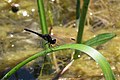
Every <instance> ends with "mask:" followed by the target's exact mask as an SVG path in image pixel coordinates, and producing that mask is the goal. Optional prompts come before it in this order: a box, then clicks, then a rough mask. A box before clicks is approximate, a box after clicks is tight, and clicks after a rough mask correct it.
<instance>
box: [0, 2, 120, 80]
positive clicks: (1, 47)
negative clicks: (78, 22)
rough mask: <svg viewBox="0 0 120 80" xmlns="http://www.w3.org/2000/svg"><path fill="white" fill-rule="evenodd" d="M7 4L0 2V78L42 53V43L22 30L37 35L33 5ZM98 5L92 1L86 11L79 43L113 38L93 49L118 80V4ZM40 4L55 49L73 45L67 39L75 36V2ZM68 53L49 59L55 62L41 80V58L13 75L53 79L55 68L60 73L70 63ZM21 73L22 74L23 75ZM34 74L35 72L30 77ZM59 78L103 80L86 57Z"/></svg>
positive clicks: (119, 25)
mask: <svg viewBox="0 0 120 80" xmlns="http://www.w3.org/2000/svg"><path fill="white" fill-rule="evenodd" d="M9 1H10V0H1V1H0V32H1V33H0V66H1V67H0V78H1V77H2V75H3V73H4V74H5V72H6V71H8V70H9V69H11V68H13V67H14V66H15V65H17V64H18V63H20V62H21V61H23V60H25V59H26V58H28V57H30V56H32V55H33V54H35V53H37V52H40V51H42V50H43V48H42V46H41V45H42V39H41V38H39V37H38V36H36V35H34V34H32V33H28V32H26V31H24V28H29V29H32V30H34V31H37V32H39V33H41V30H40V28H39V27H40V24H39V17H38V12H37V1H36V0H23V1H21V0H12V2H9ZM93 1H94V0H93ZM102 1H103V0H100V1H98V0H96V1H94V3H93V4H91V5H92V7H90V8H89V11H88V16H87V20H86V26H85V30H84V35H83V41H86V40H88V39H90V38H92V37H95V36H96V35H97V34H100V33H107V32H109V33H115V34H116V35H117V36H116V37H115V38H113V39H112V40H111V41H109V42H107V43H105V44H103V45H100V46H97V47H94V48H96V49H97V50H99V51H100V52H101V53H102V54H103V56H105V58H106V59H107V61H108V62H109V63H110V65H111V68H112V70H113V71H114V73H115V76H116V78H117V79H118V80H120V67H119V66H120V44H119V42H120V35H119V34H120V24H119V23H120V16H119V14H120V11H119V9H120V4H118V3H120V1H117V0H109V1H103V2H104V3H103V2H102ZM44 2H45V8H46V17H47V24H48V26H50V25H51V22H50V19H49V18H50V17H49V16H48V15H49V11H51V12H52V15H53V23H54V24H53V25H54V26H53V33H54V35H53V37H55V38H57V44H56V45H55V46H57V45H62V44H67V43H74V42H75V41H73V40H71V38H73V39H75V38H76V34H77V28H76V27H75V1H74V0H73V1H70V2H66V1H65V2H64V0H61V1H59V0H56V2H51V1H50V0H46V1H44ZM15 4H18V5H19V7H18V8H19V9H18V11H17V12H13V10H12V8H13V5H15ZM73 4H74V5H73ZM118 6H119V7H118ZM66 52H67V53H66ZM72 52H73V51H72V50H65V51H59V52H56V54H55V55H52V56H54V57H55V58H54V60H53V62H52V64H53V67H52V71H51V75H45V74H46V73H43V74H44V76H40V74H39V73H40V69H41V68H42V64H43V58H42V57H40V58H38V59H36V60H34V61H32V62H30V63H28V64H27V65H25V66H24V67H23V68H21V69H20V70H19V71H18V72H17V73H18V76H20V74H29V76H31V78H37V77H38V76H39V78H42V79H48V77H49V78H50V79H51V78H53V77H54V76H55V74H56V72H57V69H58V68H60V69H61V68H63V67H64V66H65V65H67V63H68V62H69V61H70V59H71V55H72ZM57 54H59V55H57ZM55 60H56V61H55ZM57 63H58V64H57ZM33 69H34V70H33ZM35 69H36V70H35ZM22 70H23V71H22ZM24 71H26V72H25V73H24ZM35 71H38V72H36V74H34V73H35ZM22 72H23V73H22ZM24 76H25V75H24ZM33 76H34V77H33ZM12 78H14V76H13V77H12ZM39 78H38V79H39ZM61 78H67V79H68V78H71V79H72V80H105V79H104V76H103V73H102V71H101V69H100V67H99V65H98V64H97V63H95V61H94V60H93V59H91V58H90V57H89V56H87V55H82V56H81V57H80V59H78V60H76V61H75V62H74V63H73V65H72V66H71V67H70V69H69V70H68V71H67V72H66V73H65V74H64V75H63V76H62V77H61ZM71 79H70V80H71ZM25 80H28V79H25ZM29 80H30V79H29ZM33 80H34V79H33ZM68 80H69V79H68Z"/></svg>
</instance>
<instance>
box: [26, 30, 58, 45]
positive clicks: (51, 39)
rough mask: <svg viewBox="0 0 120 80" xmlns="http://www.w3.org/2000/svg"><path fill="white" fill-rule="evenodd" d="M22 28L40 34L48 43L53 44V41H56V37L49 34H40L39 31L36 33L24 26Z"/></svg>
mask: <svg viewBox="0 0 120 80" xmlns="http://www.w3.org/2000/svg"><path fill="white" fill-rule="evenodd" d="M24 30H25V31H28V32H31V33H34V34H36V35H38V36H40V37H41V38H43V39H44V40H45V41H47V43H50V44H55V43H56V39H53V38H52V37H51V35H50V34H40V33H37V32H35V31H32V30H29V29H26V28H25V29H24Z"/></svg>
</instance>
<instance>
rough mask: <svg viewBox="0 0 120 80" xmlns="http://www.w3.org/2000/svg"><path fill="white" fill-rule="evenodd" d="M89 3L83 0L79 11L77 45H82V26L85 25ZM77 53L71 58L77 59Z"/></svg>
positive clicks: (87, 0) (88, 0)
mask: <svg viewBox="0 0 120 80" xmlns="http://www.w3.org/2000/svg"><path fill="white" fill-rule="evenodd" d="M89 2H90V0H84V4H83V7H82V11H81V17H79V18H80V19H79V25H78V34H77V41H76V43H79V44H81V43H82V36H83V31H84V24H85V19H86V14H87V11H88V5H89ZM77 6H78V5H77ZM79 53H80V52H79V51H77V50H76V51H75V54H74V57H73V58H74V59H78V55H79Z"/></svg>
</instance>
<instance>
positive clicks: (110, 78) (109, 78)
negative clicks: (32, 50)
mask: <svg viewBox="0 0 120 80" xmlns="http://www.w3.org/2000/svg"><path fill="white" fill-rule="evenodd" d="M69 48H70V49H76V50H80V51H82V52H84V53H86V54H88V55H89V56H90V57H92V58H93V59H94V60H95V61H96V62H97V63H98V64H99V65H100V67H101V69H102V71H103V73H104V76H105V79H106V80H115V76H114V73H113V72H112V69H111V67H110V65H109V63H108V62H107V60H106V59H105V58H104V57H103V56H102V54H100V53H99V52H98V51H97V50H95V49H93V48H92V47H89V46H86V45H83V44H66V45H62V46H58V47H55V48H51V49H47V50H45V51H42V52H39V53H36V54H35V55H33V56H31V57H29V58H28V59H26V60H24V61H23V62H21V63H20V64H18V65H17V66H15V67H14V68H13V69H12V70H10V71H9V72H8V73H7V74H6V75H5V76H4V77H3V78H2V80H6V79H8V78H9V77H10V76H11V75H12V74H13V73H15V72H16V71H17V70H18V69H20V68H21V67H22V66H24V65H25V64H27V63H28V62H30V61H32V60H34V59H36V58H38V57H39V56H44V55H46V54H48V53H50V52H55V51H58V50H63V49H69Z"/></svg>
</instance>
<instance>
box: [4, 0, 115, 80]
mask: <svg viewBox="0 0 120 80" xmlns="http://www.w3.org/2000/svg"><path fill="white" fill-rule="evenodd" d="M37 1H38V9H39V10H38V12H39V16H40V21H41V26H42V27H41V29H42V33H43V34H48V28H47V24H46V17H45V11H44V5H43V0H37ZM89 1H90V0H84V4H83V8H82V10H81V11H79V10H80V8H79V5H80V0H77V9H76V10H77V18H76V19H78V21H77V22H78V23H77V24H78V25H77V26H78V35H77V42H76V44H66V45H61V46H57V47H53V48H48V46H46V48H47V49H45V50H44V51H42V52H39V53H36V54H34V55H33V56H31V57H29V58H27V59H26V60H24V61H23V62H21V63H19V64H18V65H17V66H15V67H14V68H13V69H12V70H10V71H9V72H8V73H7V74H6V75H5V76H4V77H3V78H2V80H6V79H8V78H9V77H10V76H11V75H12V74H14V73H15V72H16V71H17V70H18V69H20V68H21V67H22V66H24V65H25V64H27V63H28V62H30V61H32V60H34V59H36V58H38V57H40V56H45V55H47V54H48V53H52V52H55V51H59V50H63V49H76V51H75V54H74V57H73V60H72V61H75V60H76V59H78V55H80V52H84V53H86V54H88V55H89V56H90V57H91V58H93V59H94V60H95V61H96V62H97V63H98V64H99V65H100V67H101V69H102V71H103V73H104V76H105V79H106V80H115V77H114V73H113V71H112V70H111V67H110V65H109V63H108V62H107V60H106V59H105V58H104V56H103V55H101V53H99V52H98V51H97V50H95V49H94V48H92V47H90V46H97V45H100V44H103V43H105V42H107V41H109V40H111V39H112V38H113V37H115V36H116V35H115V34H114V33H103V34H99V35H97V36H96V37H94V38H92V39H90V40H87V41H85V42H82V36H83V30H84V24H85V19H86V14H87V10H88V5H89ZM80 13H81V15H80ZM93 74H94V73H93Z"/></svg>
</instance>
